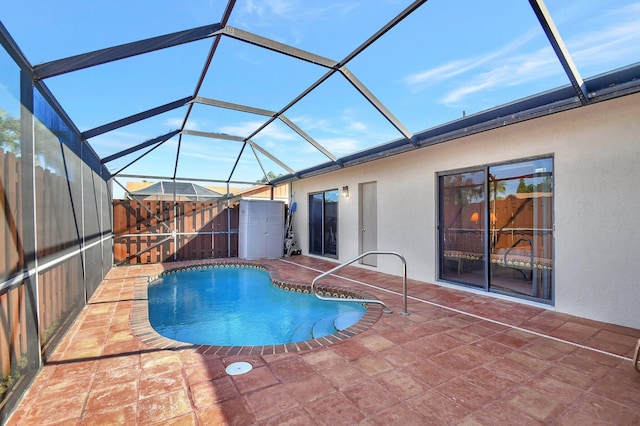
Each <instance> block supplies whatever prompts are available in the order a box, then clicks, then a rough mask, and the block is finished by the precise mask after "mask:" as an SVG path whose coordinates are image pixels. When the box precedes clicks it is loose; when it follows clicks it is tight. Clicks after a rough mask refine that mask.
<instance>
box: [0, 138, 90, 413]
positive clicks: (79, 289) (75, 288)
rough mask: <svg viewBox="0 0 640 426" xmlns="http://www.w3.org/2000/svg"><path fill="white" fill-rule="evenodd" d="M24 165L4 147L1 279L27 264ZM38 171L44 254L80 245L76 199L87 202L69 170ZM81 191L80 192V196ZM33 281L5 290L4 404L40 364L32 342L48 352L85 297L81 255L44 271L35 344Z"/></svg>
mask: <svg viewBox="0 0 640 426" xmlns="http://www.w3.org/2000/svg"><path fill="white" fill-rule="evenodd" d="M21 170H22V163H21V159H20V157H17V156H16V155H15V154H13V153H11V152H5V151H3V150H2V149H0V213H1V214H2V216H3V217H4V220H3V221H2V223H3V224H2V225H1V226H0V282H2V281H5V280H7V279H9V278H10V277H12V276H15V275H16V274H18V273H20V272H21V271H22V270H23V269H24V268H25V261H24V259H25V247H24V246H25V244H24V241H23V239H24V238H25V235H23V226H24V218H23V216H25V213H31V212H25V211H24V210H25V208H26V207H25V206H31V203H30V202H29V203H27V202H25V201H30V200H24V199H23V197H24V194H23V191H22V180H21ZM34 177H35V188H36V189H37V190H36V206H35V207H36V209H37V215H36V216H37V217H36V220H37V239H38V253H37V256H38V258H40V259H43V258H44V257H45V256H49V255H56V254H57V253H60V252H61V251H64V250H67V251H69V250H73V249H76V248H79V247H80V243H79V241H78V238H79V235H80V234H79V230H78V229H77V228H76V226H79V225H78V224H77V223H76V222H75V221H74V220H73V219H72V217H73V205H74V204H73V202H75V203H76V204H75V205H76V206H79V205H81V204H82V203H81V200H79V199H75V200H72V198H71V197H72V195H71V193H70V187H69V184H68V182H67V179H66V176H64V175H61V174H56V173H53V172H51V171H49V170H45V169H43V168H42V167H36V168H35V174H34ZM77 194H79V192H76V193H74V196H75V195H77ZM29 208H33V207H29ZM26 226H33V224H31V225H29V224H27V225H26ZM29 238H32V237H29ZM28 283H29V281H28V280H24V281H18V282H16V283H15V284H13V285H11V286H9V287H5V288H3V289H2V290H1V291H0V368H1V369H2V376H0V409H1V408H2V407H3V404H4V402H5V398H6V395H8V394H9V393H10V392H11V390H12V389H13V388H14V387H15V386H16V384H17V383H18V382H19V381H20V380H23V379H24V377H25V374H27V369H28V368H31V370H30V371H29V373H30V374H31V373H34V372H35V371H36V369H37V368H36V369H34V367H33V366H31V367H28V365H27V357H30V358H36V359H37V358H38V355H37V354H33V353H28V352H29V347H32V348H34V347H35V348H38V346H39V347H40V349H41V351H42V352H43V354H44V355H45V357H46V352H47V349H48V347H49V346H50V343H51V342H52V341H55V339H56V338H57V337H58V335H59V333H58V331H59V330H61V329H62V328H61V325H62V324H64V323H65V322H66V321H68V319H69V315H70V313H71V312H73V311H75V310H77V309H79V308H80V307H81V306H82V304H83V303H84V288H83V281H82V262H81V260H80V255H77V256H73V257H72V258H70V259H68V260H66V261H64V262H61V263H60V264H58V265H56V266H53V267H51V268H49V269H47V270H46V271H39V277H38V288H37V292H38V296H39V297H38V304H39V316H38V318H37V319H38V323H37V327H38V328H39V330H40V341H39V342H38V343H35V344H34V340H37V339H38V334H37V330H36V328H35V327H36V325H34V321H33V320H34V319H35V313H34V307H33V305H34V303H35V300H34V298H35V294H33V291H30V290H29V289H28V288H27V285H29V284H28ZM33 290H35V289H33ZM29 342H31V343H32V345H30V344H29Z"/></svg>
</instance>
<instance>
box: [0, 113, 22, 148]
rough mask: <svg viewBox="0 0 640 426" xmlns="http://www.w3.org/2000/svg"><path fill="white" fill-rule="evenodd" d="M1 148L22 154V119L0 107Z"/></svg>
mask: <svg viewBox="0 0 640 426" xmlns="http://www.w3.org/2000/svg"><path fill="white" fill-rule="evenodd" d="M0 148H1V149H3V150H4V151H7V152H12V153H14V154H16V155H20V120H19V119H18V118H16V117H13V116H12V115H10V114H9V113H8V112H6V111H5V110H3V109H0Z"/></svg>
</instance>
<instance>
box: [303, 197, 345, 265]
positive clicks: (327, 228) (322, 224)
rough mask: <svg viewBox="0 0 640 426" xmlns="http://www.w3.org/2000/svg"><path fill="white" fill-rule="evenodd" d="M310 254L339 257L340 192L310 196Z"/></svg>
mask: <svg viewBox="0 0 640 426" xmlns="http://www.w3.org/2000/svg"><path fill="white" fill-rule="evenodd" d="M309 253H310V254H316V255H319V256H328V257H337V256H338V190H337V189H334V190H330V191H323V192H318V193H315V194H309Z"/></svg>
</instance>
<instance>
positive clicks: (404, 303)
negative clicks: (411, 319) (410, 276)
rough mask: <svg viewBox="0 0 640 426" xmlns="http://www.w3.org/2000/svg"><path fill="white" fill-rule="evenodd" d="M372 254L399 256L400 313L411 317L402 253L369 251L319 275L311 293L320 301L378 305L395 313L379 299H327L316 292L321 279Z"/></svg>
mask: <svg viewBox="0 0 640 426" xmlns="http://www.w3.org/2000/svg"><path fill="white" fill-rule="evenodd" d="M372 254H388V255H393V256H397V257H399V258H400V260H401V261H402V309H403V310H402V312H400V313H401V314H402V315H409V312H407V261H406V260H405V259H404V256H403V255H401V254H400V253H397V252H395V251H379V250H373V251H368V252H366V253H362V254H361V255H359V256H357V257H354V258H353V259H351V260H349V261H347V262H345V263H343V264H341V265H338V266H336V267H335V268H333V269H331V270H329V271H327V272H324V273H322V274H320V275H318V276H317V277H315V278H314V280H313V281H312V282H311V293H313V294H314V295H315V296H316V297H317V298H318V299H320V300H328V301H333V302H354V301H357V302H362V303H378V304H380V305H382V306H384V312H385V313H387V314H390V313H392V312H393V311H392V310H391V309H389V307H388V306H387V305H386V304H385V303H384V302H382V301H381V300H377V299H344V298H340V297H327V296H321V295H319V294H318V293H316V291H315V285H316V282H318V281H319V280H320V279H322V278H324V277H326V276H327V275H331V274H333V273H334V272H337V271H339V270H340V269H342V268H344V267H345V266H348V265H351V264H352V263H353V262H355V261H356V260H360V259H362V258H363V257H365V256H369V255H372Z"/></svg>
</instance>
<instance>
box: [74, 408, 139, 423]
mask: <svg viewBox="0 0 640 426" xmlns="http://www.w3.org/2000/svg"><path fill="white" fill-rule="evenodd" d="M136 420H137V412H136V404H131V405H125V406H121V407H114V408H113V409H110V410H106V411H102V412H99V413H90V414H87V415H85V416H84V417H83V418H82V420H81V422H80V425H86V426H92V425H126V424H129V425H131V424H135V423H136Z"/></svg>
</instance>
